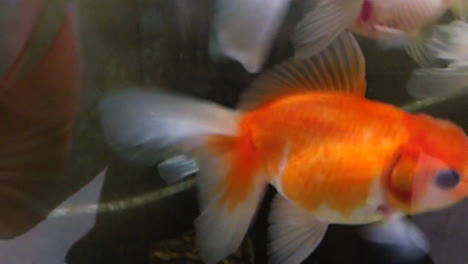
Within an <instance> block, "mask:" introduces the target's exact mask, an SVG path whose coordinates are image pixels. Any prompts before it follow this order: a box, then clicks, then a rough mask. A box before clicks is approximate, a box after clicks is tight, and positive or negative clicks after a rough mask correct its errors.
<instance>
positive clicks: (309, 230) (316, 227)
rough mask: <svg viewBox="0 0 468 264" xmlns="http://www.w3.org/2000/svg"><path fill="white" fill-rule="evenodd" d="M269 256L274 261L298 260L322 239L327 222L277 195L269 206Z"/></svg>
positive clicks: (281, 263) (275, 263)
mask: <svg viewBox="0 0 468 264" xmlns="http://www.w3.org/2000/svg"><path fill="white" fill-rule="evenodd" d="M271 210H272V212H271V214H270V227H269V230H268V231H269V236H270V244H269V256H270V263H273V264H297V263H301V262H302V261H303V260H304V259H305V258H306V257H307V256H308V255H309V254H310V253H312V252H313V251H314V250H315V248H317V246H318V245H319V244H320V241H322V239H323V237H324V235H325V232H326V231H327V227H328V223H325V222H322V221H320V220H318V219H317V218H316V217H315V216H313V215H312V214H310V213H309V212H307V211H305V210H303V209H301V208H299V207H297V206H296V205H294V204H292V203H291V202H289V201H287V200H286V199H285V198H283V197H281V196H280V195H277V196H276V197H275V199H274V201H273V203H272V206H271Z"/></svg>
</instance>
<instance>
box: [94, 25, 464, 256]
mask: <svg viewBox="0 0 468 264" xmlns="http://www.w3.org/2000/svg"><path fill="white" fill-rule="evenodd" d="M365 90H366V80H365V60H364V57H363V55H362V52H361V50H360V47H359V45H358V43H357V41H356V40H355V38H354V37H353V35H352V33H350V32H347V31H344V32H342V33H341V34H340V35H339V36H338V37H337V39H336V40H335V41H334V42H332V44H331V45H329V46H328V47H327V48H325V49H324V50H322V51H321V52H319V53H317V54H316V55H314V56H311V57H308V58H299V57H296V56H293V57H292V58H290V59H289V60H287V61H285V62H282V63H280V64H279V65H277V66H276V67H274V68H272V69H271V70H268V71H266V72H264V73H262V74H261V75H260V77H258V79H256V80H255V81H254V82H253V83H252V85H251V87H250V88H249V89H248V90H247V92H246V93H245V94H244V95H243V96H242V97H241V99H240V102H239V105H238V108H237V110H234V109H229V108H226V107H223V106H221V105H218V104H216V103H213V102H209V101H206V100H201V99H195V98H190V97H185V96H182V95H175V94H171V93H168V92H164V91H162V90H158V91H151V90H149V89H146V90H144V89H142V90H135V89H134V90H130V91H122V92H120V93H116V94H110V95H108V96H107V97H105V98H104V99H103V100H102V101H101V103H100V112H101V120H102V127H103V132H104V134H105V136H106V138H107V141H108V144H109V146H110V147H111V148H112V149H113V150H114V151H115V152H116V153H118V154H119V155H121V156H122V157H123V158H125V159H127V160H128V161H130V162H133V163H134V164H137V165H140V166H150V165H152V164H153V163H155V162H156V161H158V160H160V159H162V158H164V157H165V156H168V155H169V156H170V155H173V154H174V153H183V154H184V155H188V156H190V157H194V158H195V160H196V163H197V165H198V167H199V172H198V174H197V176H196V177H197V178H196V179H197V186H198V199H199V203H200V215H199V216H198V217H197V219H196V220H195V227H196V235H197V245H198V247H199V249H200V252H201V256H202V258H203V260H204V261H205V262H206V263H209V264H212V263H217V262H219V261H221V260H222V259H224V258H225V257H226V256H228V255H229V254H231V253H233V252H234V251H235V250H236V249H237V248H238V247H239V245H240V243H241V242H242V240H243V238H244V236H245V235H246V233H247V231H248V229H249V226H250V224H251V222H252V221H253V219H254V218H255V213H256V211H257V208H258V205H259V203H260V202H261V200H262V197H263V194H264V191H265V188H266V187H267V186H268V185H269V184H270V185H272V186H273V187H274V188H275V189H276V191H277V194H276V197H275V198H274V200H273V202H272V204H271V209H270V215H269V223H270V226H269V229H268V233H269V241H270V243H269V258H270V262H271V263H281V264H283V263H288V264H296V263H301V262H302V261H303V260H304V259H305V258H306V257H307V256H308V255H309V254H310V253H311V252H313V251H314V250H315V248H316V247H317V246H318V245H319V244H320V242H321V240H322V239H323V237H324V236H325V233H326V231H327V228H328V226H329V225H330V224H343V225H356V224H371V225H372V224H375V226H372V227H371V228H369V229H368V231H366V232H367V233H368V234H367V237H369V238H371V239H372V238H375V236H376V235H379V237H380V236H382V239H380V240H378V239H375V240H374V241H384V242H387V241H389V240H391V237H392V236H394V235H395V234H396V233H398V234H400V235H401V236H402V237H400V238H398V239H397V241H393V242H392V243H393V244H395V245H399V244H400V243H399V242H398V240H399V239H406V240H403V241H406V244H408V243H409V242H408V241H409V240H411V239H412V238H408V237H406V238H405V236H407V235H408V236H409V234H407V232H406V231H403V230H410V229H407V228H404V229H402V228H399V229H398V230H399V231H400V232H395V229H394V228H398V227H397V226H398V225H395V224H394V223H395V222H397V223H403V222H404V221H403V220H402V219H404V218H402V215H406V214H409V215H411V214H418V213H421V212H427V211H433V210H439V209H442V208H445V207H448V206H450V205H452V204H454V203H456V202H458V201H460V200H462V199H463V198H464V197H466V195H467V194H468V138H467V136H466V134H465V133H464V131H463V130H462V129H461V128H459V127H458V126H457V125H456V124H454V123H452V122H451V121H448V120H444V119H438V118H434V117H431V116H429V115H426V114H411V113H408V112H405V111H403V110H401V109H400V108H398V107H396V106H392V105H389V104H386V103H383V102H378V101H373V100H369V99H366V98H365V97H364V94H365ZM396 219H399V220H396ZM378 223H381V225H383V226H384V227H385V228H379V227H378V226H379V225H380V224H378ZM386 223H388V224H386ZM389 227H390V228H389ZM412 232H413V231H412ZM412 232H411V233H412ZM414 232H416V233H418V232H417V231H414ZM411 236H412V237H413V235H411ZM401 244H405V243H401ZM416 246H419V245H416ZM421 246H422V247H424V243H422V244H421ZM404 247H405V248H406V246H404ZM408 248H409V246H408Z"/></svg>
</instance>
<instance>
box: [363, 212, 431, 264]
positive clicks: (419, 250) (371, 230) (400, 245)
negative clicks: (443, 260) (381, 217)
mask: <svg viewBox="0 0 468 264" xmlns="http://www.w3.org/2000/svg"><path fill="white" fill-rule="evenodd" d="M363 235H364V238H365V239H366V240H368V241H370V242H373V243H376V244H379V245H382V246H386V247H388V248H389V250H392V251H394V252H395V253H394V254H395V255H397V256H399V258H402V259H404V260H405V261H409V260H415V259H419V258H422V257H424V255H425V254H426V253H427V252H428V251H429V244H428V242H427V239H426V236H425V235H424V234H423V233H422V231H421V230H420V229H419V228H418V227H417V226H416V225H415V224H413V223H412V222H410V221H409V220H407V219H406V218H404V217H402V216H393V217H391V218H389V219H388V220H385V221H383V222H380V223H377V224H373V225H370V226H368V227H367V228H366V229H365V230H364V232H363Z"/></svg>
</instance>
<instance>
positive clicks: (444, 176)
mask: <svg viewBox="0 0 468 264" xmlns="http://www.w3.org/2000/svg"><path fill="white" fill-rule="evenodd" d="M459 182H460V174H459V173H458V172H457V171H456V170H451V169H448V170H442V171H439V172H438V173H437V175H436V177H435V183H436V185H437V186H438V187H440V188H442V189H452V188H455V186H457V185H458V183H459Z"/></svg>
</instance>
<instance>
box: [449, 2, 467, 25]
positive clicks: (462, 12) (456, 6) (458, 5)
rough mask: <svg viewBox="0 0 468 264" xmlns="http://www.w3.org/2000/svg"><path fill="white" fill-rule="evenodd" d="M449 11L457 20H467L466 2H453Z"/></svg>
mask: <svg viewBox="0 0 468 264" xmlns="http://www.w3.org/2000/svg"><path fill="white" fill-rule="evenodd" d="M451 10H452V12H453V13H454V14H455V16H456V17H457V18H459V19H461V20H464V21H467V20H468V2H467V1H466V0H455V1H453V4H452V7H451Z"/></svg>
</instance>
